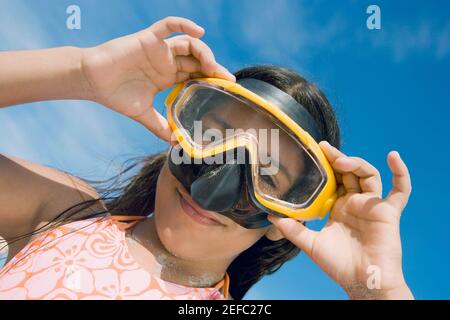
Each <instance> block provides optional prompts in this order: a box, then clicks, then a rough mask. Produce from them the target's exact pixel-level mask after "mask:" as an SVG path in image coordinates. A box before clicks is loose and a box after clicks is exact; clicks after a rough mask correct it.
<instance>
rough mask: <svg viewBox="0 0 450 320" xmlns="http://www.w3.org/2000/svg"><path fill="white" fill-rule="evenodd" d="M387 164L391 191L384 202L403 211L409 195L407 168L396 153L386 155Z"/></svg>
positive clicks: (409, 181)
mask: <svg viewBox="0 0 450 320" xmlns="http://www.w3.org/2000/svg"><path fill="white" fill-rule="evenodd" d="M387 162H388V165H389V169H390V170H391V172H392V189H391V191H390V192H389V194H388V195H387V197H386V200H387V201H388V202H389V203H391V204H392V205H394V206H396V207H397V208H399V209H400V210H403V209H404V208H405V206H406V204H407V203H408V199H409V195H410V194H411V189H412V188H411V177H410V175H409V171H408V167H407V166H406V164H405V163H404V162H403V160H402V159H401V158H400V155H399V153H398V152H397V151H391V152H390V153H389V154H388V157H387Z"/></svg>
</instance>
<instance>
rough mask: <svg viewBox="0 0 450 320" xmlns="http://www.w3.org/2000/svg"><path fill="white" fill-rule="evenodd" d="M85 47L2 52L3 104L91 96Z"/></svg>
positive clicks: (0, 98)
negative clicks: (84, 65)
mask: <svg viewBox="0 0 450 320" xmlns="http://www.w3.org/2000/svg"><path fill="white" fill-rule="evenodd" d="M82 52H83V49H80V48H75V47H63V48H55V49H44V50H31V51H12V52H0V70H1V72H0V107H6V106H11V105H16V104H22V103H28V102H33V101H43V100H60V99H91V98H92V95H91V94H90V90H89V85H88V83H87V81H86V77H84V76H83V74H82V68H81V57H82Z"/></svg>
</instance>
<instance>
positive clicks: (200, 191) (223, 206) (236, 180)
mask: <svg viewBox="0 0 450 320" xmlns="http://www.w3.org/2000/svg"><path fill="white" fill-rule="evenodd" d="M175 152H178V153H180V152H181V153H182V156H183V157H184V160H185V161H182V162H181V163H180V164H176V163H174V162H173V161H172V159H175V157H177V156H179V155H180V154H178V155H174V154H173V153H175ZM173 156H175V157H173ZM235 159H236V157H234V159H233V160H230V161H227V162H226V163H224V164H206V163H204V161H202V163H195V162H194V159H189V158H187V157H186V155H185V154H184V151H183V150H182V149H180V147H179V146H178V147H171V149H170V151H169V161H168V164H169V169H170V171H171V173H172V174H173V175H174V176H175V178H177V179H178V181H180V183H181V184H182V185H183V186H184V188H185V189H186V190H187V191H188V192H189V193H190V195H191V197H192V199H193V200H194V201H195V202H196V203H197V204H198V205H199V206H200V207H202V208H203V209H205V210H210V211H215V212H218V213H220V214H222V215H224V216H227V217H229V218H230V219H232V220H233V221H235V222H236V223H238V224H240V225H241V226H243V227H244V228H248V229H255V228H263V227H265V226H268V225H270V222H269V221H268V220H267V213H266V212H264V210H263V208H261V207H260V206H259V205H258V204H257V202H255V198H254V195H253V194H252V193H253V188H252V186H251V185H252V184H251V181H250V180H249V179H251V172H250V165H248V164H239V163H237V161H236V160H235ZM208 163H211V162H208Z"/></svg>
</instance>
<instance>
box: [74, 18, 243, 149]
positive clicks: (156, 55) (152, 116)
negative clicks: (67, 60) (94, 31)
mask: <svg viewBox="0 0 450 320" xmlns="http://www.w3.org/2000/svg"><path fill="white" fill-rule="evenodd" d="M173 32H183V33H186V34H184V35H178V36H174V37H172V38H169V39H165V38H166V37H168V36H169V35H171V34H172V33H173ZM203 34H204V30H203V29H202V28H201V27H199V26H198V25H196V24H195V23H194V22H192V21H190V20H188V19H184V18H179V17H168V18H165V19H163V20H160V21H158V22H156V23H154V24H153V25H152V26H150V27H149V28H147V29H145V30H142V31H139V32H137V33H134V34H131V35H128V36H125V37H121V38H118V39H114V40H112V41H109V42H106V43H104V44H102V45H100V46H97V47H93V48H88V49H83V54H82V61H81V68H82V73H83V76H84V77H85V80H86V83H87V84H88V91H89V96H90V97H91V100H94V101H96V102H98V103H101V104H103V105H104V106H106V107H108V108H110V109H112V110H114V111H117V112H119V113H121V114H123V115H126V116H127V117H130V118H132V119H134V120H136V121H138V122H140V123H141V124H142V125H144V126H145V127H146V128H148V129H149V130H150V131H152V132H153V133H154V134H156V135H157V136H158V137H160V138H162V139H164V140H166V141H169V140H170V135H171V132H170V128H169V126H168V124H167V121H166V119H165V118H164V117H163V116H162V115H160V114H159V113H158V112H157V111H156V110H155V108H154V107H153V99H154V96H155V95H156V94H157V93H158V92H159V91H162V90H164V89H167V88H169V87H170V86H172V85H174V84H175V83H178V82H182V81H185V80H187V79H189V78H195V77H199V76H208V77H217V78H223V79H226V80H231V81H235V80H236V79H235V77H234V76H233V75H232V74H231V73H230V72H229V71H228V70H227V69H225V68H224V67H223V66H221V65H220V64H218V63H217V62H216V61H215V58H214V54H213V53H212V51H211V49H210V48H209V47H208V46H207V45H206V44H205V43H204V42H203V41H201V40H200V39H199V38H200V37H201V36H202V35H203Z"/></svg>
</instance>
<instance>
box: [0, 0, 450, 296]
mask: <svg viewBox="0 0 450 320" xmlns="http://www.w3.org/2000/svg"><path fill="white" fill-rule="evenodd" d="M71 4H77V5H79V6H80V7H81V12H82V29H81V30H68V29H67V28H66V18H67V15H66V13H65V12H66V8H67V7H68V6H69V5H71ZM370 4H377V5H379V6H380V8H381V19H382V28H381V30H368V29H367V28H366V19H367V14H366V8H367V7H368V5H370ZM448 12H450V2H447V1H437V0H436V1H395V2H394V1H356V0H345V1H325V0H321V1H320V0H318V1H282V0H280V1H261V0H260V1H256V0H254V1H247V0H241V1H224V0H223V1H220V0H215V1H208V0H204V1H200V0H195V1H194V0H172V1H162V0H161V1H131V0H128V1H125V0H123V1H121V0H113V1H111V0H108V1H106V0H103V1H101V0H99V1H93V0H89V1H88V0H71V1H66V0H40V1H31V0H28V1H26V0H0V50H16V49H34V48H44V47H54V46H63V45H74V46H82V47H87V46H93V45H96V44H99V43H101V42H103V41H106V40H109V39H111V38H114V37H118V36H122V35H125V34H128V33H132V32H135V31H137V30H139V29H142V28H145V27H146V26H148V25H150V24H152V23H153V22H155V21H157V20H159V19H160V18H163V17H166V16H168V15H178V16H183V17H187V18H190V19H193V20H194V21H196V22H197V23H198V24H200V25H201V26H203V27H204V28H205V29H206V34H205V36H204V38H203V40H204V41H205V42H206V43H207V44H208V45H209V46H210V47H211V48H212V50H213V51H214V53H215V56H216V59H217V60H218V61H219V62H220V63H221V64H223V65H225V66H227V67H228V68H229V69H230V70H232V71H235V70H237V69H239V68H242V67H244V66H249V65H252V64H256V63H271V64H277V65H282V66H286V67H290V68H293V69H295V70H297V71H298V72H300V73H302V74H303V75H304V76H305V77H306V78H307V79H309V80H310V81H313V82H315V83H316V84H318V85H319V86H320V87H321V88H322V89H323V90H324V91H325V93H326V94H327V96H328V97H329V99H330V100H331V102H332V104H333V105H334V107H335V109H336V111H337V114H338V117H339V121H340V124H341V129H342V138H343V141H342V142H343V150H344V151H345V152H347V153H348V154H352V155H357V156H361V157H363V158H365V159H367V160H369V161H370V162H371V163H373V164H374V165H375V166H376V167H377V168H379V170H380V172H381V174H382V178H383V181H384V190H385V191H386V192H387V191H388V190H389V189H390V186H391V182H390V175H389V170H388V167H387V165H386V160H385V159H386V154H387V153H388V152H389V151H390V150H392V149H396V150H398V151H399V152H400V154H401V155H402V157H403V159H404V160H405V162H406V163H407V165H408V166H409V168H410V172H411V175H412V182H413V192H412V195H411V199H410V202H409V205H408V207H407V208H406V210H405V212H404V215H403V218H402V221H401V232H402V240H403V263H404V272H405V276H406V279H407V281H408V283H409V285H410V287H411V289H412V291H413V293H414V294H415V296H416V297H417V298H421V299H432V298H444V299H449V298H450V276H449V270H450V268H449V263H450V250H449V247H450V235H449V232H448V228H449V225H450V209H449V208H448V206H447V205H446V201H448V199H449V195H448V180H447V179H449V178H450V175H449V169H448V164H449V163H450V151H449V150H448V149H447V147H448V145H449V143H448V138H449V137H450V135H449V131H448V130H449V126H448V119H449V118H450V96H449V84H450V72H449V71H450V20H449V19H448ZM0 72H1V70H0ZM163 98H164V93H161V94H160V95H159V96H158V98H157V99H156V102H155V105H156V106H157V107H158V109H160V110H163V108H162V106H163ZM165 147H166V145H165V144H164V143H163V142H161V141H158V140H157V139H156V138H155V137H154V136H152V135H151V134H150V133H149V132H147V131H146V130H145V129H144V128H143V127H141V126H140V125H139V124H137V123H134V122H132V121H131V120H129V119H126V118H124V117H121V116H119V115H117V114H115V113H113V112H111V111H109V110H107V109H106V108H103V107H101V106H99V105H96V104H94V103H89V102H81V101H54V102H45V103H35V104H31V105H28V106H27V107H16V108H8V109H4V110H1V112H0V152H3V153H9V154H12V155H16V156H19V157H23V158H25V159H29V160H32V161H37V162H39V163H43V164H47V165H51V166H54V167H58V168H61V169H64V170H67V171H70V172H72V173H74V174H77V175H80V176H82V177H87V178H105V177H108V176H110V175H111V174H114V173H116V172H117V167H118V166H119V165H120V164H121V161H123V160H125V159H126V158H128V157H131V156H136V155H145V154H150V153H153V152H155V151H157V150H161V149H163V148H165ZM322 223H323V222H314V223H311V224H310V225H311V226H312V227H313V228H320V226H321V225H322ZM247 298H261V299H269V298H274V299H279V298H287V299H316V298H327V299H346V295H345V293H344V292H343V291H342V290H341V289H340V288H339V287H338V286H337V285H336V284H334V283H333V282H332V281H331V280H330V279H329V278H328V277H327V276H326V275H325V274H324V273H323V272H322V271H321V270H320V269H319V268H318V267H317V266H315V265H314V264H313V263H312V262H311V261H310V260H309V259H308V258H307V257H306V256H305V255H300V256H299V257H298V258H296V259H294V260H293V261H292V262H289V263H288V264H286V265H285V266H284V267H283V268H282V269H281V270H280V271H279V272H277V273H276V274H274V275H272V276H269V277H266V278H265V279H264V280H262V281H261V282H260V283H258V284H257V285H255V286H254V287H253V288H252V289H251V291H250V292H249V294H248V295H247Z"/></svg>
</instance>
